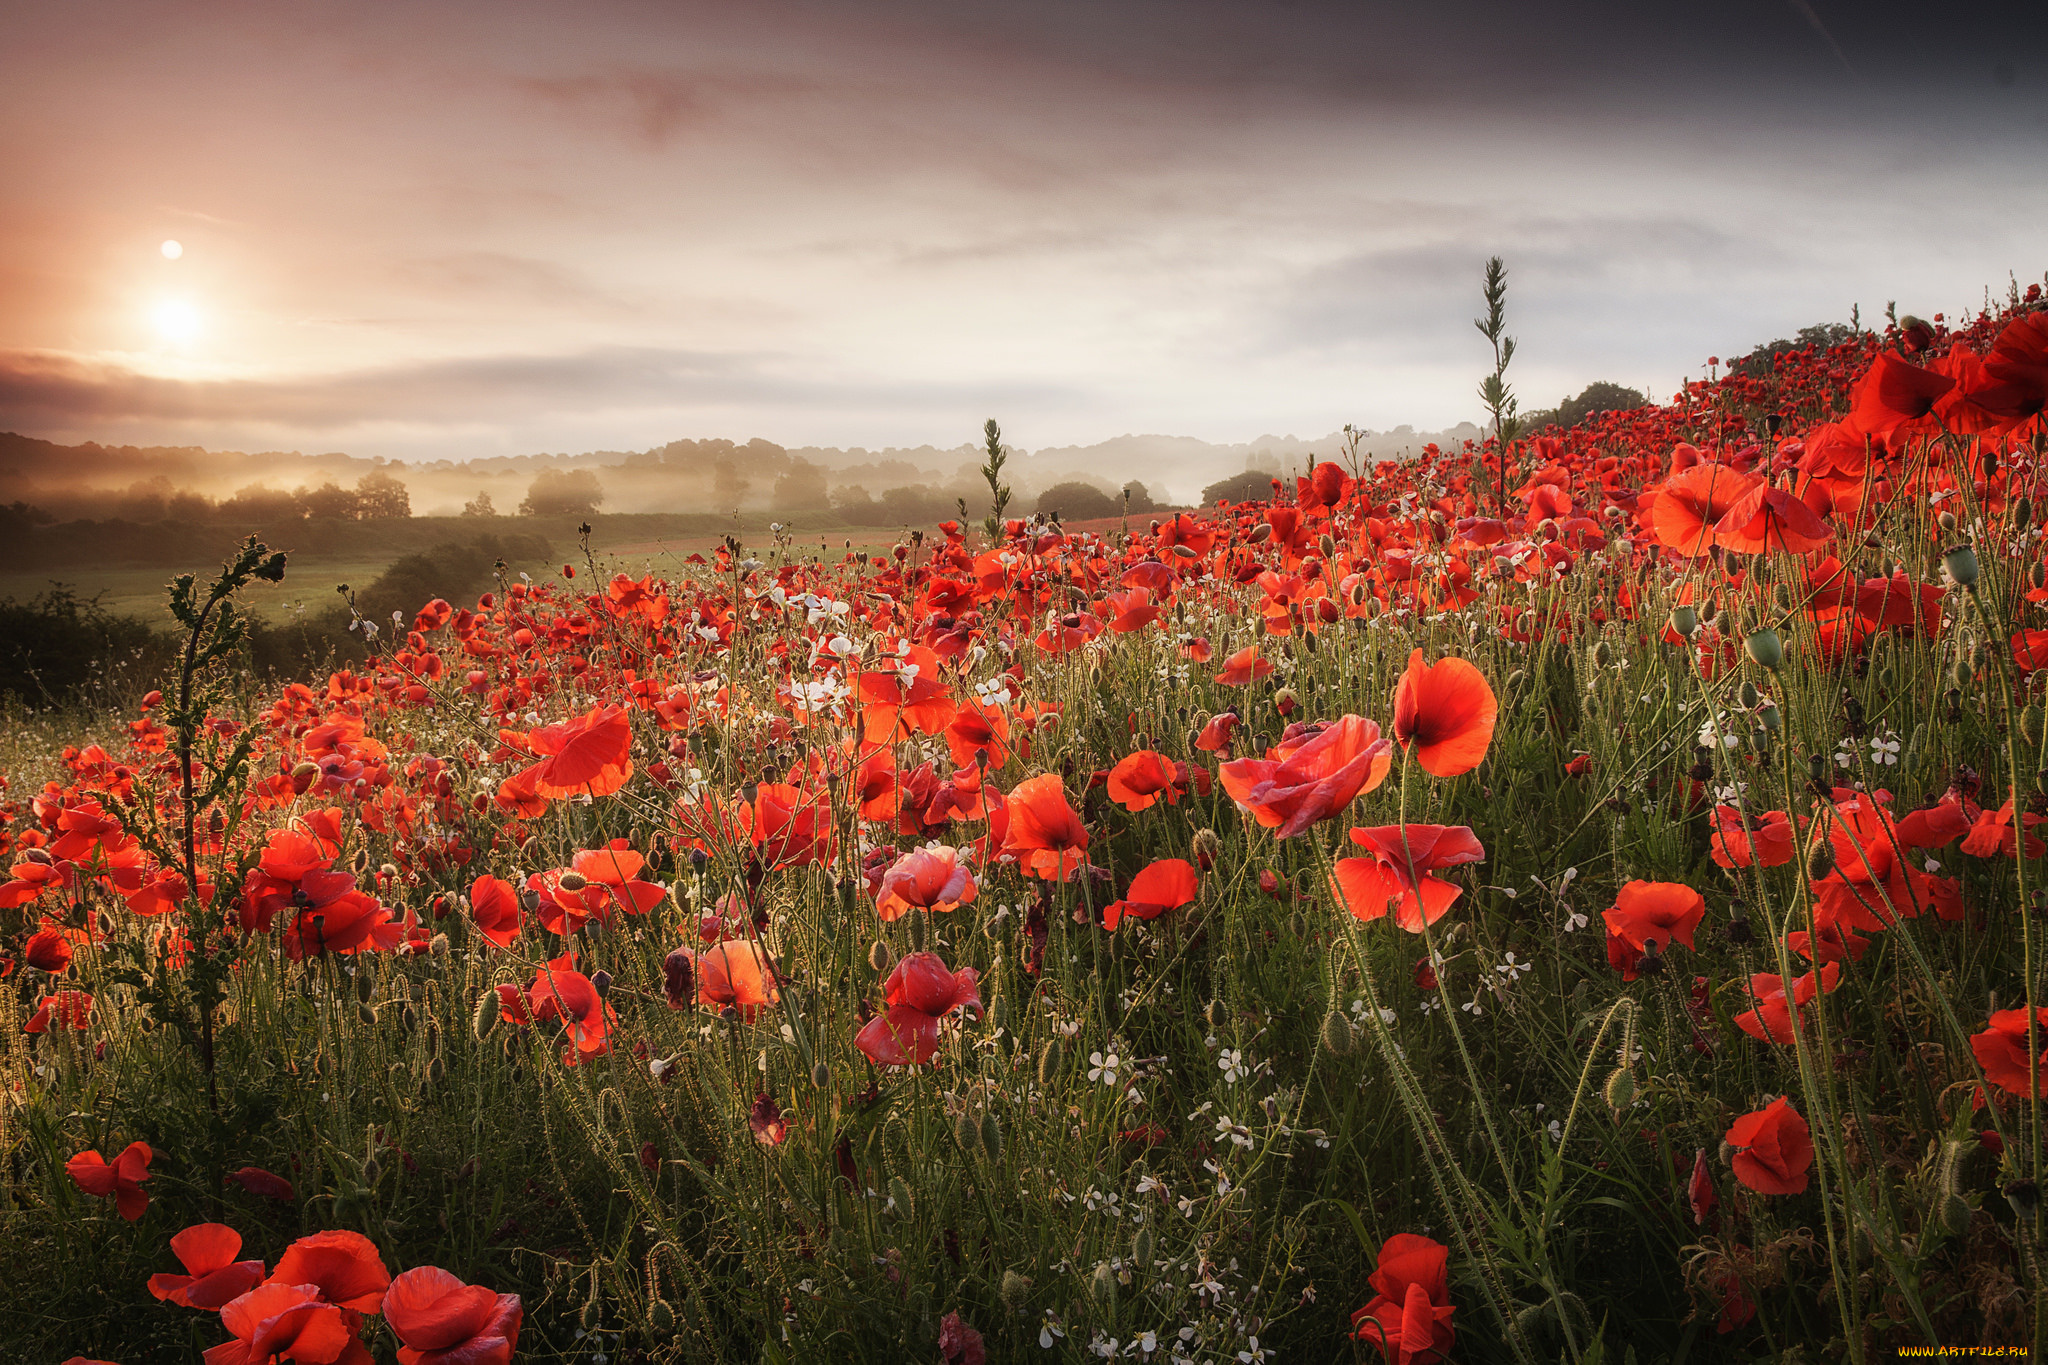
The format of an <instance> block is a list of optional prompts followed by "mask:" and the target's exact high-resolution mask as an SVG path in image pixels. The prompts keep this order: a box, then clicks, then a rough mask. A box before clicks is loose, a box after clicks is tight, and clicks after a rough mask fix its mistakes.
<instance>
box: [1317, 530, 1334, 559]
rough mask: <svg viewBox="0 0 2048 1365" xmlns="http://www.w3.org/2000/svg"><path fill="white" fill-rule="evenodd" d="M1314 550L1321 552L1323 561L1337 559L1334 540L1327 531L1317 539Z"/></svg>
mask: <svg viewBox="0 0 2048 1365" xmlns="http://www.w3.org/2000/svg"><path fill="white" fill-rule="evenodd" d="M1316 548H1317V549H1318V550H1321V551H1322V552H1323V558H1324V559H1335V558H1336V557H1337V541H1336V538H1335V537H1334V536H1332V535H1331V534H1330V533H1329V532H1328V531H1325V532H1323V534H1322V536H1321V537H1320V538H1318V539H1317V541H1316Z"/></svg>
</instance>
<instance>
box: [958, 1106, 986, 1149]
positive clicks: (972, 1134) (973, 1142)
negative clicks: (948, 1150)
mask: <svg viewBox="0 0 2048 1365" xmlns="http://www.w3.org/2000/svg"><path fill="white" fill-rule="evenodd" d="M953 1141H955V1142H957V1143H959V1144H960V1150H961V1151H963V1152H965V1153H967V1155H968V1156H970V1157H972V1156H976V1155H978V1154H979V1153H980V1152H981V1125H980V1124H978V1123H976V1122H975V1121H974V1115H972V1114H962V1115H961V1116H960V1117H959V1118H957V1119H954V1120H953Z"/></svg>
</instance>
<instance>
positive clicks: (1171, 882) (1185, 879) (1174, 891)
mask: <svg viewBox="0 0 2048 1365" xmlns="http://www.w3.org/2000/svg"><path fill="white" fill-rule="evenodd" d="M1200 888H1201V878H1200V877H1198V876H1197V875H1196V873H1195V869H1194V867H1193V865H1192V864H1190V863H1188V862H1186V861H1184V860H1182V859H1180V858H1162V859H1161V860H1160V861H1158V862H1156V863H1153V864H1152V865H1151V866H1150V867H1147V868H1146V869H1144V871H1142V872H1140V873H1139V874H1138V875H1137V876H1135V877H1133V878H1131V887H1130V890H1128V891H1126V892H1124V898H1123V899H1122V900H1120V901H1114V902H1112V903H1111V904H1109V905H1107V906H1105V907H1104V908H1103V911H1102V927H1103V928H1105V929H1114V928H1116V926H1117V925H1118V924H1119V923H1120V922H1122V920H1123V918H1124V916H1126V915H1129V916H1130V917H1131V918H1132V919H1157V918H1159V917H1160V916H1161V915H1163V914H1165V913H1166V912H1167V911H1169V910H1177V909H1179V908H1180V907H1181V906H1183V905H1186V904H1187V903H1188V902H1189V901H1191V900H1193V899H1194V898H1195V893H1196V892H1197V891H1198V890H1200Z"/></svg>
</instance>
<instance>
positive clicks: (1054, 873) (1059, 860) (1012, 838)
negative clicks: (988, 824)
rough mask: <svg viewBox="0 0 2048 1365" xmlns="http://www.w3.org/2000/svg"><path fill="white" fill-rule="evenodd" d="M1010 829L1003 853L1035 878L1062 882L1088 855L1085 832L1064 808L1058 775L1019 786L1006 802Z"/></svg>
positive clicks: (1063, 788) (1064, 794) (1071, 810)
mask: <svg viewBox="0 0 2048 1365" xmlns="http://www.w3.org/2000/svg"><path fill="white" fill-rule="evenodd" d="M1008 808H1009V819H1010V828H1009V834H1008V837H1007V838H1006V839H1005V840H1004V842H1003V852H1005V853H1007V854H1009V855H1011V856H1012V857H1014V858H1016V859H1017V862H1018V864H1019V866H1021V867H1022V868H1023V869H1024V871H1025V872H1027V873H1029V874H1030V875H1031V876H1034V877H1043V878H1045V879H1046V880H1047V881H1065V880H1066V879H1067V878H1068V877H1070V876H1072V875H1073V871H1074V869H1075V868H1077V867H1079V866H1080V865H1081V860H1082V859H1083V858H1084V857H1086V856H1087V853H1088V828H1087V826H1085V825H1083V824H1082V823H1081V817H1080V816H1078V815H1076V814H1074V808H1073V807H1072V806H1070V805H1068V804H1067V788H1066V784H1065V783H1064V782H1062V781H1061V780H1060V775H1059V774H1058V773H1043V774H1041V775H1039V776H1037V777H1028V778H1026V779H1024V780H1023V781H1022V782H1019V783H1018V784H1017V786H1016V787H1015V789H1014V790H1012V791H1011V792H1010V795H1009V798H1008Z"/></svg>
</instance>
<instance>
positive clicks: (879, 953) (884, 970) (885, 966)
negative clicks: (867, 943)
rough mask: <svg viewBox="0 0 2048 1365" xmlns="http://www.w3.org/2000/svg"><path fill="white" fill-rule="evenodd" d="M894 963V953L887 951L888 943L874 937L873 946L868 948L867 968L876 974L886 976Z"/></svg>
mask: <svg viewBox="0 0 2048 1365" xmlns="http://www.w3.org/2000/svg"><path fill="white" fill-rule="evenodd" d="M895 965H896V954H894V953H892V952H890V951H889V945H888V944H886V943H884V942H883V941H882V940H881V939H876V940H875V946H874V947H872V948H870V949H868V966H869V968H871V969H872V970H873V971H874V973H875V975H876V976H887V975H888V974H889V971H890V969H891V968H893V967H894V966H895Z"/></svg>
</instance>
